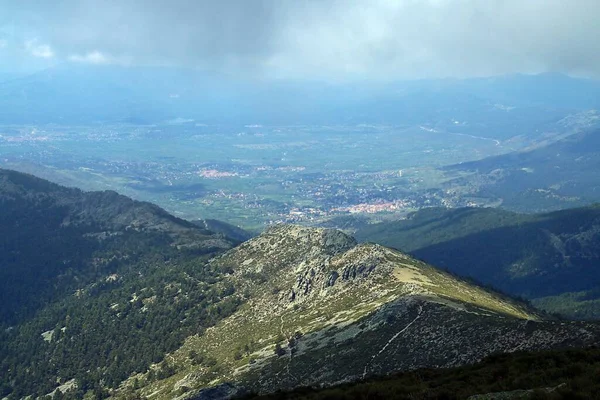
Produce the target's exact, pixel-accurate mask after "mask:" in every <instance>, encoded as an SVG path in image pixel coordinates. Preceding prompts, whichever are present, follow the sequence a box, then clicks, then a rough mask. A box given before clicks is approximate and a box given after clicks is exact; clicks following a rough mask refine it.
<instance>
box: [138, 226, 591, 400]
mask: <svg viewBox="0 0 600 400" xmlns="http://www.w3.org/2000/svg"><path fill="white" fill-rule="evenodd" d="M211 264H212V266H214V267H218V268H221V269H223V270H224V271H227V272H228V273H229V277H230V279H231V282H233V284H234V285H235V286H236V288H237V289H238V292H240V293H244V296H245V305H244V306H243V307H240V309H239V310H238V311H237V312H236V313H234V314H233V315H232V316H231V317H229V318H227V319H225V320H223V321H222V322H221V323H219V324H218V325H216V326H215V327H214V328H211V329H208V330H207V331H206V332H204V333H203V334H201V335H197V336H193V337H190V338H188V340H187V341H186V343H185V344H184V345H183V346H182V347H181V348H180V349H179V350H178V351H177V352H175V353H174V354H173V355H172V356H170V360H171V362H172V363H173V364H174V365H175V368H176V370H177V371H178V372H177V374H176V375H175V377H172V378H170V379H169V380H166V381H154V382H149V384H148V385H147V386H146V387H144V388H143V389H142V390H141V391H140V392H141V393H140V394H141V395H148V394H151V393H153V394H154V395H155V396H156V397H157V398H172V397H173V396H174V394H175V391H174V386H173V383H172V382H176V381H181V380H182V379H185V381H186V382H187V383H188V384H189V385H190V386H189V387H190V389H192V390H191V391H190V392H189V396H192V397H193V396H194V393H196V394H197V393H200V392H197V391H194V390H200V389H201V388H205V387H207V386H212V385H215V384H217V383H225V382H230V383H235V385H236V386H242V387H245V388H246V389H247V390H250V391H255V392H259V393H268V392H273V391H276V390H279V389H291V388H295V387H298V386H306V385H331V384H334V383H338V382H344V381H350V380H356V379H361V378H364V377H367V376H370V375H374V374H386V373H389V372H392V371H397V370H407V369H414V368H420V367H450V366H457V365H461V364H465V363H471V362H475V361H478V360H480V359H481V358H483V357H484V356H486V355H489V354H491V353H494V352H511V351H516V350H526V349H546V348H552V347H564V346H582V345H590V344H595V343H598V339H599V338H600V336H599V335H600V328H599V327H598V325H596V324H591V323H571V322H562V321H549V320H544V319H543V318H542V317H541V316H540V315H539V314H537V313H536V312H535V311H534V310H531V309H529V308H528V307H526V306H525V305H523V304H520V303H518V302H515V301H513V300H511V299H508V298H505V297H503V296H501V295H499V294H497V293H493V292H490V291H487V290H484V289H482V288H479V287H477V286H474V285H473V284H470V283H467V282H465V281H462V280H460V279H458V278H456V277H454V276H451V275H449V274H447V273H445V272H442V271H440V270H438V269H436V268H434V267H432V266H429V265H427V264H425V263H423V262H420V261H418V260H415V259H413V258H411V257H409V256H407V255H406V254H403V253H400V252H398V251H396V250H392V249H389V248H385V247H382V246H379V245H374V244H360V245H359V244H356V241H355V240H354V239H353V238H351V237H349V236H347V235H345V234H343V233H341V232H338V231H334V230H329V229H316V228H305V227H299V226H276V227H274V228H271V229H269V230H268V231H267V232H265V233H264V234H262V235H260V236H258V237H256V238H253V239H251V240H249V241H248V242H245V243H243V244H242V245H240V246H238V247H236V248H234V249H232V250H230V251H228V252H227V253H225V254H223V255H222V256H220V257H218V258H215V259H213V260H212V261H211ZM192 351H193V352H195V353H198V354H202V356H203V357H204V358H212V360H213V361H212V362H211V363H210V364H211V365H192V364H191V363H190V362H189V357H188V356H187V354H189V353H190V352H192Z"/></svg>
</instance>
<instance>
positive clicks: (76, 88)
mask: <svg viewBox="0 0 600 400" xmlns="http://www.w3.org/2000/svg"><path fill="white" fill-rule="evenodd" d="M599 99H600V83H599V82H596V81H591V80H585V79H576V78H570V77H567V76H564V75H560V74H542V75H512V76H502V77H493V78H481V79H469V80H456V79H447V80H422V81H407V82H394V83H381V84H373V83H372V82H370V83H369V84H366V83H360V82H354V83H340V84H331V83H323V82H317V81H268V80H264V81H260V82H254V83H250V82H246V81H244V80H243V79H236V78H233V77H227V76H214V75H210V76H209V75H206V74H202V73H201V72H199V71H194V70H185V69H176V68H142V67H131V68H126V67H116V66H67V65H60V66H57V67H54V68H51V69H48V70H45V71H41V72H38V73H35V74H32V75H28V76H22V77H11V78H10V79H9V78H6V79H4V80H0V123H5V124H8V123H22V124H32V123H35V124H42V123H58V124H65V125H69V124H71V125H75V124H90V123H98V122H103V123H108V122H110V123H115V122H123V123H134V124H151V123H159V122H165V121H170V120H178V121H185V120H192V121H197V122H201V123H221V124H222V123H225V122H226V123H229V124H248V123H261V124H302V125H306V124H331V123H338V124H340V123H341V124H361V123H378V124H400V125H411V126H414V125H418V124H426V125H427V126H428V127H429V128H432V129H444V130H448V131H452V132H459V133H463V134H476V135H478V136H483V137H489V138H495V139H501V140H504V139H507V138H510V137H513V136H518V135H534V134H535V133H536V131H537V130H544V127H547V126H551V125H552V124H553V123H555V122H556V121H558V120H560V119H562V118H564V117H565V116H567V115H569V114H572V113H574V112H578V111H583V110H589V109H594V108H595V109H598V108H600V100H599Z"/></svg>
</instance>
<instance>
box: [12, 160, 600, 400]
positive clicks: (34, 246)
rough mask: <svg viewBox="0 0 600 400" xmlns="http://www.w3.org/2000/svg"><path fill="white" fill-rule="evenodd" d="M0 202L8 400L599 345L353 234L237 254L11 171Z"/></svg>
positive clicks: (124, 204)
mask: <svg viewBox="0 0 600 400" xmlns="http://www.w3.org/2000/svg"><path fill="white" fill-rule="evenodd" d="M0 189H1V190H0V202H1V204H0V205H2V207H0V218H2V225H1V226H2V229H3V232H2V233H3V236H2V241H1V243H2V251H1V252H0V257H3V258H2V264H0V268H1V269H0V273H1V274H2V276H1V278H2V280H0V289H2V290H1V292H2V295H3V296H4V298H3V299H5V300H6V302H5V303H3V304H2V307H3V308H2V310H3V317H2V320H1V322H0V324H1V326H0V328H1V329H0V397H2V398H4V397H7V398H8V399H10V400H12V399H20V398H25V397H27V396H33V397H38V398H41V397H43V396H45V395H50V396H52V397H54V396H56V397H59V398H60V397H66V398H77V399H80V398H88V399H94V398H95V399H101V398H106V397H109V396H110V397H113V398H117V399H118V398H124V399H130V398H149V399H173V398H180V399H193V398H206V397H207V396H212V397H213V398H214V397H215V396H216V395H218V396H225V397H227V396H233V395H236V394H237V395H240V394H243V393H246V392H257V393H270V392H274V391H276V390H280V389H294V388H297V387H300V386H307V385H309V386H312V385H331V384H335V383H338V382H346V381H353V380H357V379H363V378H367V377H370V376H373V375H380V374H387V373H389V372H392V371H402V370H412V369H415V368H424V367H452V366H459V365H463V364H468V363H473V362H476V361H478V360H480V359H482V358H483V357H485V356H487V355H489V354H491V353H496V352H514V351H518V350H539V349H550V348H556V347H573V346H575V347H577V346H589V345H595V344H597V343H598V342H599V340H600V325H598V324H595V323H587V322H563V321H554V320H546V319H545V318H544V316H542V315H540V314H539V313H538V312H536V311H535V310H532V309H531V308H529V307H528V306H526V305H524V304H522V303H520V302H517V301H514V300H512V299H510V298H507V297H505V296H503V295H500V294H498V293H495V292H493V291H490V290H486V289H482V288H480V287H478V286H476V285H473V284H472V283H469V282H467V281H464V280H461V279H458V278H457V277H455V276H453V275H450V274H448V273H446V272H443V271H441V270H439V269H436V268H434V267H432V266H430V265H428V264H426V263H424V262H422V261H418V260H416V259H414V258H412V257H410V256H408V255H406V254H404V253H401V252H399V251H397V250H393V249H390V248H386V247H383V246H380V245H374V244H357V242H356V240H355V239H353V238H352V237H350V236H347V235H346V234H344V233H342V232H340V231H336V230H332V229H322V228H304V227H299V226H285V225H283V226H276V227H272V228H271V229H269V230H267V231H266V232H264V233H263V234H261V235H259V236H257V237H254V238H252V239H250V240H248V241H246V242H244V243H242V244H239V245H237V246H236V247H233V248H232V246H234V245H235V244H236V243H235V241H233V240H230V239H228V238H227V237H225V236H224V235H222V234H215V233H213V232H212V231H210V230H207V229H205V228H206V225H204V227H199V226H197V225H195V224H193V223H190V222H186V221H183V220H180V219H177V218H175V217H172V216H170V215H169V214H167V213H166V212H164V211H163V210H161V209H160V208H158V207H155V206H153V205H151V204H147V203H140V202H135V201H133V200H131V199H128V198H126V197H123V196H119V195H117V194H116V193H112V192H96V193H94V192H91V193H85V192H81V191H78V190H75V189H68V188H63V187H60V186H57V185H53V184H51V183H49V182H47V181H43V180H40V179H37V178H34V177H32V176H29V175H24V174H19V173H15V172H11V171H0ZM225 228H227V227H225ZM14 287H18V288H19V290H15V288H14ZM8 293H9V294H10V295H11V296H15V297H16V298H15V299H12V298H9V297H8V296H7V294H8Z"/></svg>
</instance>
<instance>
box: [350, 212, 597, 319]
mask: <svg viewBox="0 0 600 400" xmlns="http://www.w3.org/2000/svg"><path fill="white" fill-rule="evenodd" d="M356 235H357V237H358V238H359V239H360V240H363V241H373V242H377V243H381V244H384V245H386V246H391V247H394V248H398V249H401V250H402V251H406V252H409V253H411V254H413V255H414V256H415V257H418V258H420V259H422V260H425V261H426V262H429V263H432V264H434V265H437V266H439V267H442V268H445V269H448V270H449V271H451V272H453V273H456V274H459V275H461V276H469V277H472V278H474V279H476V280H477V281H478V282H482V283H484V284H487V285H490V286H492V287H494V288H497V289H500V290H502V291H503V292H505V293H508V294H511V295H514V296H521V297H524V298H527V299H530V300H532V301H533V303H534V304H535V305H537V306H540V307H542V308H544V309H546V310H547V311H551V312H558V313H561V314H563V315H566V316H569V317H574V318H599V317H600V268H599V266H600V206H591V207H584V208H576V209H568V210H562V211H557V212H553V213H548V214H533V215H531V214H516V213H513V212H509V211H505V210H500V209H492V208H465V209H454V210H446V209H424V210H421V211H418V212H415V213H413V214H410V215H409V216H408V218H406V219H404V220H400V221H395V222H385V223H380V224H373V225H367V226H365V227H364V228H362V229H359V230H358V231H357V232H356Z"/></svg>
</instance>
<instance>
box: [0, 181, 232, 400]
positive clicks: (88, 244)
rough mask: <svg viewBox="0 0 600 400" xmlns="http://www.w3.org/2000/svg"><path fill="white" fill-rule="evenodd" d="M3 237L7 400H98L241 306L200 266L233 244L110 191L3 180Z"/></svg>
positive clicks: (1, 308) (0, 282) (1, 326)
mask: <svg viewBox="0 0 600 400" xmlns="http://www.w3.org/2000/svg"><path fill="white" fill-rule="evenodd" d="M0 230H1V232H0V266H1V267H0V296H1V301H0V377H1V378H0V397H3V396H6V395H8V394H11V393H12V396H13V397H15V398H19V397H22V396H23V395H25V394H36V395H44V394H47V393H50V392H52V391H53V390H54V388H55V387H56V385H57V382H58V383H59V384H62V383H65V382H67V381H70V380H71V379H72V378H75V381H71V383H75V384H76V387H77V388H78V389H77V390H78V391H80V392H82V393H84V392H86V391H89V390H96V391H97V392H98V394H99V395H102V396H103V395H105V394H106V390H107V389H108V388H110V387H114V386H115V385H118V384H119V382H121V381H122V380H123V379H125V378H127V377H128V376H130V375H131V374H132V373H134V372H142V371H145V370H147V368H148V367H149V366H150V365H151V364H152V363H154V362H158V361H160V360H162V358H163V357H164V354H165V353H166V352H168V351H171V350H173V349H175V348H176V347H178V346H179V345H180V344H181V343H182V340H183V339H184V338H185V337H187V336H189V335H190V334H194V333H197V332H199V331H202V330H203V329H205V328H206V327H208V326H210V325H212V324H214V323H215V322H216V321H218V320H219V319H220V318H222V317H223V316H227V315H229V314H230V313H231V312H232V311H233V310H235V309H236V307H237V305H238V304H239V299H238V297H236V296H235V295H234V288H233V287H232V286H231V285H229V284H226V283H220V282H221V280H222V279H221V276H222V274H221V273H219V272H218V271H215V270H214V269H213V268H210V267H208V266H206V263H205V262H206V260H207V259H208V258H209V257H210V256H211V255H214V254H215V253H218V252H220V251H222V250H224V249H227V248H229V247H231V246H232V245H234V244H235V243H236V242H235V241H234V240H231V239H228V238H226V237H225V236H223V235H220V234H215V233H213V232H211V231H209V230H206V229H203V228H200V227H197V226H196V225H194V224H192V223H189V222H187V221H183V220H180V219H177V218H175V217H173V216H171V215H169V214H168V213H166V212H165V211H164V210H162V209H160V208H158V207H156V206H154V205H151V204H148V203H140V202H136V201H133V200H131V199H129V198H126V197H124V196H120V195H118V194H116V193H114V192H89V193H86V192H82V191H79V190H77V189H69V188H64V187H61V186H58V185H55V184H52V183H50V182H47V181H44V180H41V179H38V178H35V177H33V176H30V175H25V174H21V173H17V172H13V171H6V170H0ZM159 373H162V374H168V373H169V371H168V369H167V370H165V371H159ZM99 382H104V386H98V383H99ZM67 383H68V382H67Z"/></svg>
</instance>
